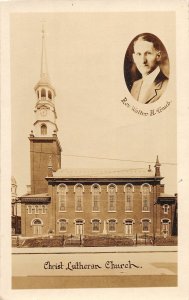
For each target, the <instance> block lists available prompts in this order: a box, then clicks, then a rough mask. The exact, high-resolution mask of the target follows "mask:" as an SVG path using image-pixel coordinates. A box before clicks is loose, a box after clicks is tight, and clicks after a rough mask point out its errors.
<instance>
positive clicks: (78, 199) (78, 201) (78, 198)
mask: <svg viewBox="0 0 189 300" xmlns="http://www.w3.org/2000/svg"><path fill="white" fill-rule="evenodd" d="M82 202H83V201H82V196H81V195H76V211H83V205H82Z"/></svg>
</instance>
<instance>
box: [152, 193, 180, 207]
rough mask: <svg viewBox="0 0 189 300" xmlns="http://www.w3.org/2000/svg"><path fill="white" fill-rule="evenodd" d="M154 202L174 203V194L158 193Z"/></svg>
mask: <svg viewBox="0 0 189 300" xmlns="http://www.w3.org/2000/svg"><path fill="white" fill-rule="evenodd" d="M156 202H157V203H158V204H174V203H176V196H174V195H170V194H164V193H160V195H159V197H158V198H157V201H156Z"/></svg>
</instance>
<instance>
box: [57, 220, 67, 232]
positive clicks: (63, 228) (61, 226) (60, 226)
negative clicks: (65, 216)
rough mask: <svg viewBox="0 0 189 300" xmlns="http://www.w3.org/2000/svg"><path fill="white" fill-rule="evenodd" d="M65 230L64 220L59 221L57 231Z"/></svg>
mask: <svg viewBox="0 0 189 300" xmlns="http://www.w3.org/2000/svg"><path fill="white" fill-rule="evenodd" d="M66 230H67V223H66V220H63V221H60V222H59V231H64V232H65V231H66Z"/></svg>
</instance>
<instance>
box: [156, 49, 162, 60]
mask: <svg viewBox="0 0 189 300" xmlns="http://www.w3.org/2000/svg"><path fill="white" fill-rule="evenodd" d="M156 59H157V61H160V60H161V51H157V55H156Z"/></svg>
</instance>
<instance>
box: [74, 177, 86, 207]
mask: <svg viewBox="0 0 189 300" xmlns="http://www.w3.org/2000/svg"><path fill="white" fill-rule="evenodd" d="M83 190H84V188H83V185H82V184H80V183H78V184H76V185H75V210H76V211H83Z"/></svg>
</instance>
